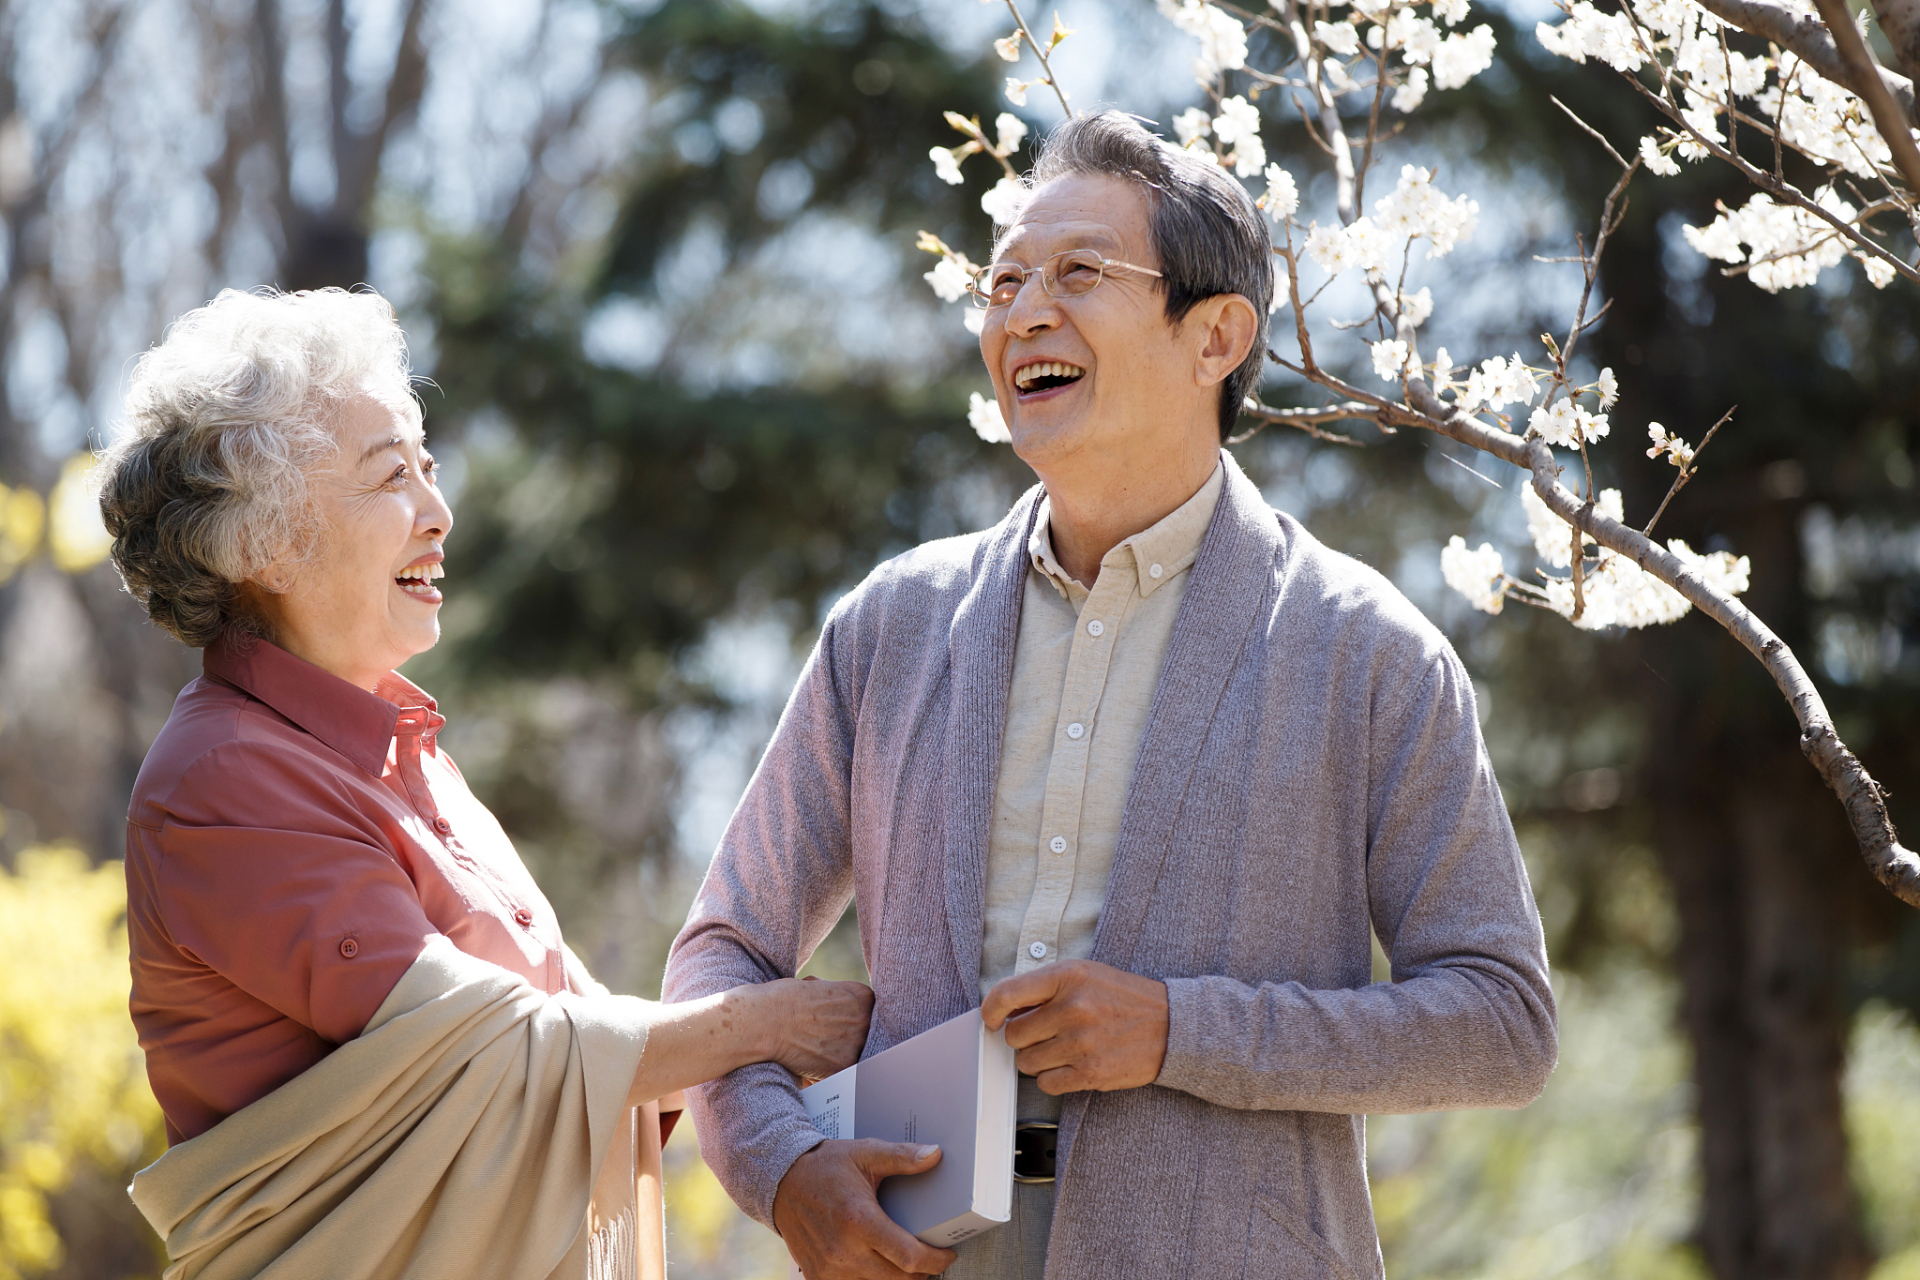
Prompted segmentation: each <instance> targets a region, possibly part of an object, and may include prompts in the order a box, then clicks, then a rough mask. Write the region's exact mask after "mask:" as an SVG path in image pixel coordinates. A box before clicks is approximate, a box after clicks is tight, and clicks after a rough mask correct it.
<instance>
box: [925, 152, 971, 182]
mask: <svg viewBox="0 0 1920 1280" xmlns="http://www.w3.org/2000/svg"><path fill="white" fill-rule="evenodd" d="M927 159H929V160H931V161H933V171H934V172H935V173H937V174H939V175H940V181H942V182H945V183H949V184H951V185H953V186H956V187H957V186H959V185H960V184H961V183H963V182H965V181H966V178H965V176H964V175H962V174H961V172H960V161H959V160H957V159H955V158H954V154H953V152H952V151H951V150H950V149H948V148H946V147H935V148H934V149H933V150H931V151H929V152H927Z"/></svg>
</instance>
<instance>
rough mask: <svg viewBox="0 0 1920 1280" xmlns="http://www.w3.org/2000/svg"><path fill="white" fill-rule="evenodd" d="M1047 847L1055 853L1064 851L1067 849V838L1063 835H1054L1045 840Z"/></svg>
mask: <svg viewBox="0 0 1920 1280" xmlns="http://www.w3.org/2000/svg"><path fill="white" fill-rule="evenodd" d="M1047 848H1049V849H1051V850H1053V851H1054V852H1055V853H1065V852H1066V851H1067V838H1066V837H1065V836H1055V837H1054V838H1053V839H1051V840H1049V841H1047Z"/></svg>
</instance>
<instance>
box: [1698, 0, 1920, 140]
mask: <svg viewBox="0 0 1920 1280" xmlns="http://www.w3.org/2000/svg"><path fill="white" fill-rule="evenodd" d="M1697 3H1698V4H1699V5H1700V7H1701V8H1702V9H1705V10H1706V11H1707V12H1708V13H1711V14H1712V15H1713V16H1714V17H1716V18H1722V19H1725V20H1726V21H1728V22H1731V23H1732V24H1733V25H1734V26H1736V27H1738V28H1740V29H1741V30H1742V31H1745V32H1746V33H1747V34H1749V35H1755V36H1759V37H1760V38H1761V39H1762V40H1770V41H1772V42H1773V43H1774V44H1777V45H1779V46H1780V47H1781V48H1782V49H1785V50H1787V51H1789V52H1790V53H1792V54H1794V56H1796V57H1798V58H1799V59H1800V61H1802V62H1804V63H1806V64H1807V65H1808V66H1809V67H1812V68H1813V69H1814V70H1815V71H1817V72H1819V73H1820V74H1821V75H1823V76H1825V77H1826V78H1827V79H1829V80H1831V81H1833V82H1834V83H1835V84H1837V85H1839V86H1840V87H1841V88H1843V89H1846V90H1848V91H1850V92H1853V93H1859V92H1860V89H1859V87H1858V86H1857V84H1856V82H1855V79H1854V76H1853V74H1852V72H1851V71H1850V70H1849V69H1848V67H1847V64H1846V60H1845V59H1844V58H1843V57H1841V54H1840V49H1839V47H1838V46H1837V45H1836V44H1835V43H1834V39H1835V37H1834V33H1833V32H1832V31H1830V30H1829V29H1828V28H1827V25H1826V24H1825V23H1823V22H1821V21H1820V20H1819V19H1818V18H1803V17H1801V16H1800V15H1799V14H1796V13H1795V12H1793V10H1791V9H1789V8H1787V6H1785V5H1784V4H1774V3H1772V0H1697ZM1847 25H1848V27H1849V29H1851V27H1852V24H1851V22H1849V23H1848V24H1847ZM1882 29H1883V30H1884V29H1885V28H1884V26H1883V28H1882ZM1875 71H1877V72H1878V79H1879V80H1880V82H1881V83H1882V84H1883V85H1884V86H1885V87H1886V90H1887V92H1888V93H1890V94H1892V95H1893V100H1894V101H1895V102H1897V103H1899V104H1900V110H1901V111H1902V112H1904V113H1905V115H1906V117H1907V120H1908V122H1909V123H1912V124H1920V114H1916V112H1915V108H1914V98H1913V81H1912V80H1910V79H1908V78H1907V77H1906V76H1903V75H1899V74H1897V73H1895V72H1892V71H1888V70H1887V69H1886V68H1884V67H1876V68H1875ZM1862 96H1863V97H1864V96H1865V95H1864V94H1863V95H1862Z"/></svg>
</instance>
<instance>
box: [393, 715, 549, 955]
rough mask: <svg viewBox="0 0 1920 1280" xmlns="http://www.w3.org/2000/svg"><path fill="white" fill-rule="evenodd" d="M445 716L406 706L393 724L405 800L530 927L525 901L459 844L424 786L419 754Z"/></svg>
mask: <svg viewBox="0 0 1920 1280" xmlns="http://www.w3.org/2000/svg"><path fill="white" fill-rule="evenodd" d="M446 722H447V721H446V717H444V716H442V715H440V714H439V713H438V712H435V711H432V710H430V709H428V708H426V707H408V708H406V709H404V710H403V711H401V713H400V719H399V720H398V722H397V723H396V724H395V725H394V748H395V751H394V761H395V764H397V765H398V766H399V770H400V780H401V782H402V783H403V784H404V785H405V787H406V790H407V799H408V801H410V802H411V803H412V805H413V810H414V812H415V813H417V814H419V815H420V817H421V818H423V819H424V820H425V821H426V824H427V825H428V826H429V827H432V828H433V831H434V834H435V835H437V836H439V837H440V843H441V844H442V845H444V846H445V847H446V850H447V853H448V854H449V855H450V856H451V857H452V858H453V860H454V861H455V862H457V863H458V864H459V865H460V867H461V869H462V870H464V871H465V872H466V873H467V875H468V876H469V877H471V878H472V879H474V880H477V881H479V882H480V883H481V884H484V885H485V886H486V887H487V889H488V891H489V892H491V893H492V894H493V896H494V897H495V898H497V899H498V900H499V901H500V903H501V905H502V906H503V907H505V908H506V913H507V914H508V915H509V916H511V917H512V919H513V922H514V923H515V924H517V925H519V926H520V927H521V928H522V929H531V928H532V927H533V912H532V911H531V910H530V909H529V908H528V907H527V905H526V904H525V903H524V902H521V901H519V900H518V899H517V898H515V897H514V895H513V894H512V893H511V892H510V891H509V890H508V888H507V886H506V885H504V884H502V883H501V882H500V878H499V877H498V876H496V875H494V874H493V871H492V869H491V868H490V867H488V866H486V865H485V864H483V863H482V862H480V861H479V860H478V859H477V858H474V857H473V856H472V855H470V854H469V853H468V852H467V851H466V848H465V847H464V846H463V845H462V844H461V843H460V836H459V834H458V833H457V832H455V831H454V829H453V823H452V822H451V821H450V820H449V819H448V818H447V816H446V815H445V814H444V813H442V812H440V802H439V801H437V800H435V799H434V796H433V788H432V787H431V786H429V785H428V783H427V775H426V770H425V769H424V768H423V767H422V766H421V764H420V755H421V753H422V751H434V750H436V749H437V748H436V747H435V745H434V739H435V735H437V734H438V733H439V731H440V726H442V725H444V724H445V723H446Z"/></svg>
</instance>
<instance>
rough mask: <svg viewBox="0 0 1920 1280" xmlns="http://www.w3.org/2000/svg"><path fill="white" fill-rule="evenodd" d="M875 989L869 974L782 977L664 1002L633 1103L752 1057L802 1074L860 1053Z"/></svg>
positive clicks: (819, 1072)
mask: <svg viewBox="0 0 1920 1280" xmlns="http://www.w3.org/2000/svg"><path fill="white" fill-rule="evenodd" d="M872 1012H873V992H872V991H871V990H870V989H869V988H868V987H867V985H866V983H864V982H819V981H816V980H814V979H812V978H805V979H794V978H782V979H778V980H776V981H774V982H757V983H748V984H747V985H746V986H742V987H735V988H733V989H732V990H731V991H721V992H716V993H715V994H713V995H710V996H706V997H703V998H702V999H699V1000H689V1001H686V1002H685V1003H682V1004H668V1005H661V1006H659V1018H658V1020H657V1021H656V1022H654V1023H653V1025H652V1026H651V1027H650V1028H649V1029H648V1031H647V1048H646V1052H645V1053H644V1054H642V1055H641V1058H640V1067H639V1070H637V1071H636V1072H635V1073H634V1077H633V1087H632V1089H631V1090H630V1092H629V1094H628V1098H627V1103H628V1105H629V1106H639V1105H641V1104H643V1103H646V1102H651V1101H652V1100H653V1099H655V1098H659V1097H664V1096H665V1095H667V1094H669V1093H672V1092H673V1091H674V1090H676V1089H684V1088H687V1087H688V1086H689V1085H696V1084H702V1083H704V1082H706V1081H708V1080H713V1079H716V1078H717V1077H720V1076H723V1075H726V1074H727V1073H728V1072H729V1071H733V1070H735V1069H736V1068H739V1067H744V1066H746V1065H748V1064H749V1063H753V1062H777V1063H779V1064H780V1065H781V1066H783V1067H785V1068H786V1069H787V1070H789V1071H791V1072H793V1073H794V1074H795V1075H797V1076H800V1077H802V1078H804V1079H813V1078H818V1077H821V1076H829V1075H832V1074H833V1073H834V1072H836V1071H838V1070H840V1069H841V1068H842V1067H847V1066H851V1065H852V1064H853V1063H855V1062H857V1061H859V1058H860V1050H861V1048H862V1047H863V1046H864V1045H865V1044H866V1042H867V1018H868V1015H870V1014H871V1013H872Z"/></svg>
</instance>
